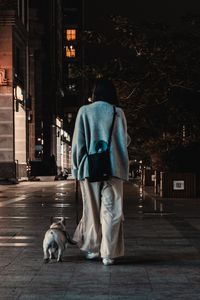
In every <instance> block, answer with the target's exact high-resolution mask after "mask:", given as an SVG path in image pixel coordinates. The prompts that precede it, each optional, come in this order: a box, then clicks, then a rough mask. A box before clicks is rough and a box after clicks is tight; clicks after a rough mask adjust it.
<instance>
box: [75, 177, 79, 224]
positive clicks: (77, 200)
mask: <svg viewBox="0 0 200 300" xmlns="http://www.w3.org/2000/svg"><path fill="white" fill-rule="evenodd" d="M75 205H76V225H78V223H79V213H78V205H79V199H78V180H77V179H76V180H75Z"/></svg>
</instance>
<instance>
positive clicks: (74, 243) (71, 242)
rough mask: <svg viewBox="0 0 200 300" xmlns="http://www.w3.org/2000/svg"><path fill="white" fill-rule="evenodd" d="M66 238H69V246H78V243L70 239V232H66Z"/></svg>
mask: <svg viewBox="0 0 200 300" xmlns="http://www.w3.org/2000/svg"><path fill="white" fill-rule="evenodd" d="M66 238H67V241H68V243H69V244H71V245H76V244H77V242H75V241H73V240H72V238H71V237H70V235H69V233H68V232H66Z"/></svg>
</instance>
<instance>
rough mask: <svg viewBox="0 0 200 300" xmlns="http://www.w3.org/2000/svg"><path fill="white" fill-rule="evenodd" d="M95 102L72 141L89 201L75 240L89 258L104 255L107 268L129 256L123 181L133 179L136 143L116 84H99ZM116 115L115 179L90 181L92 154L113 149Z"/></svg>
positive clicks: (81, 116)
mask: <svg viewBox="0 0 200 300" xmlns="http://www.w3.org/2000/svg"><path fill="white" fill-rule="evenodd" d="M92 100H93V103H92V104H88V105H84V106H82V107H81V108H80V109H79V111H78V114H77V118H76V123H75V130H74V135H73V140H72V176H73V177H74V178H75V179H77V180H79V181H80V188H81V194H82V201H83V212H82V218H81V220H80V222H79V224H78V226H77V228H76V230H75V233H74V237H73V240H74V241H76V242H77V244H78V246H79V247H80V249H81V250H82V251H85V252H86V258H87V259H93V258H97V257H99V256H101V258H102V262H103V264H104V265H111V264H113V263H114V259H115V258H117V257H120V256H123V255H124V234H123V220H124V217H123V182H124V181H126V180H128V178H129V159H128V151H127V146H128V144H129V143H130V138H129V136H128V134H127V123H126V118H125V115H124V112H123V110H122V109H121V108H119V107H118V99H117V93H116V89H115V86H114V85H113V83H112V81H110V80H108V79H97V80H96V83H95V85H94V88H93V94H92ZM113 106H114V107H115V109H113ZM114 110H116V115H115V118H114V125H113V129H112V135H111V141H110V165H111V174H112V176H110V177H109V178H108V179H106V180H102V181H97V182H90V181H89V168H88V155H89V154H93V153H96V152H101V151H104V150H106V148H107V147H108V139H109V132H110V128H111V126H112V120H113V111H114Z"/></svg>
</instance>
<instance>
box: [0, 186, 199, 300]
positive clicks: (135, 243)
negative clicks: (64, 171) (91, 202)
mask: <svg viewBox="0 0 200 300" xmlns="http://www.w3.org/2000/svg"><path fill="white" fill-rule="evenodd" d="M124 192H125V195H124V214H125V222H124V233H125V256H124V257H123V258H119V259H118V260H117V261H116V264H115V265H113V266H103V264H102V262H101V260H100V259H97V260H95V261H87V260H86V259H85V257H84V254H83V253H81V252H80V251H79V249H78V248H77V246H72V245H69V246H68V248H67V249H66V250H65V253H64V258H63V262H62V263H57V262H56V261H51V262H50V263H48V264H44V263H43V251H42V240H43V237H44V233H45V231H46V230H47V229H48V227H49V225H50V217H51V216H54V217H60V216H65V218H66V221H67V222H66V223H67V231H68V232H69V233H70V235H71V236H72V235H73V232H74V230H75V227H76V206H75V183H74V181H72V180H67V181H57V182H55V181H52V182H22V183H20V184H18V185H7V186H5V185H1V186H0V225H1V226H0V299H4V300H7V299H20V300H22V299H23V300H24V299H37V300H40V299H70V300H71V299H85V300H87V299H95V300H96V299H110V300H112V299H121V300H122V299H123V300H124V299H137V300H141V299H142V300H143V299H170V298H171V299H192V298H193V299H200V284H199V283H200V238H199V237H200V217H199V216H200V202H199V200H198V199H179V200H178V199H168V200H167V199H164V201H163V202H162V205H160V202H159V201H160V200H159V199H158V201H157V202H155V201H156V200H155V199H153V198H151V197H150V196H149V195H150V194H148V193H149V191H148V189H146V191H145V190H144V189H143V188H141V187H140V186H139V183H138V182H132V181H131V182H129V183H126V184H125V188H124ZM80 211H81V201H80V199H79V216H78V217H79V219H80Z"/></svg>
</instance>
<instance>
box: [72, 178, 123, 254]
mask: <svg viewBox="0 0 200 300" xmlns="http://www.w3.org/2000/svg"><path fill="white" fill-rule="evenodd" d="M80 187H81V193H82V200H83V215H82V218H81V220H80V222H79V224H78V226H77V228H76V231H75V233H74V237H73V240H74V241H76V242H77V243H78V245H79V247H80V249H81V250H83V251H91V252H95V253H97V252H100V254H101V257H109V258H115V257H119V256H123V255H124V234H123V220H124V219H123V180H121V179H118V178H114V177H113V178H112V179H110V180H108V181H104V182H102V183H101V182H89V181H88V180H87V179H85V180H83V181H80Z"/></svg>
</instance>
